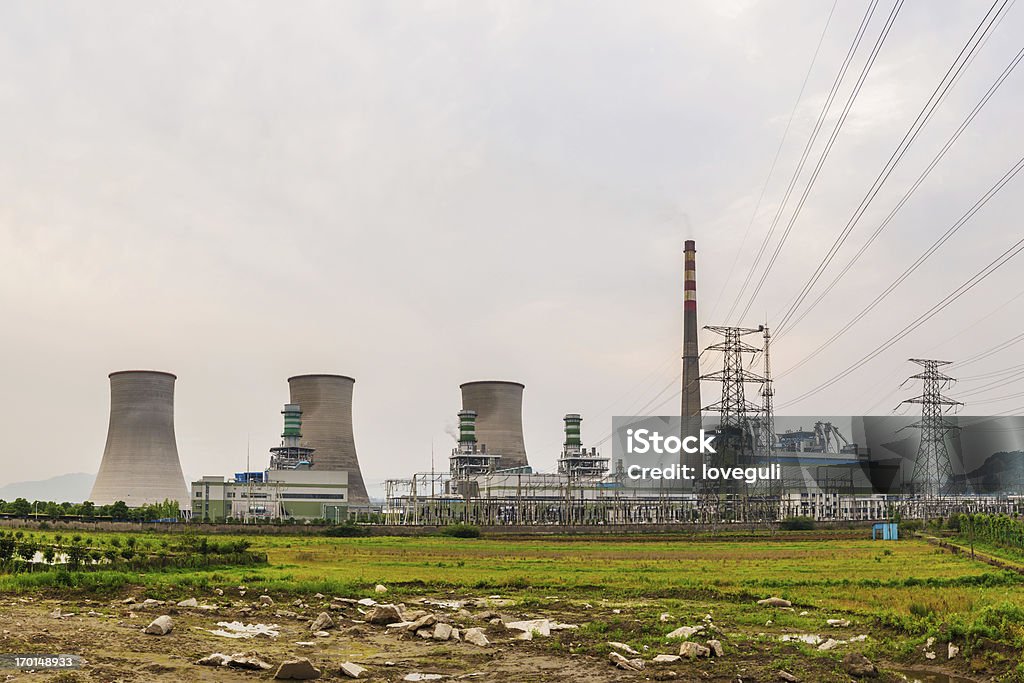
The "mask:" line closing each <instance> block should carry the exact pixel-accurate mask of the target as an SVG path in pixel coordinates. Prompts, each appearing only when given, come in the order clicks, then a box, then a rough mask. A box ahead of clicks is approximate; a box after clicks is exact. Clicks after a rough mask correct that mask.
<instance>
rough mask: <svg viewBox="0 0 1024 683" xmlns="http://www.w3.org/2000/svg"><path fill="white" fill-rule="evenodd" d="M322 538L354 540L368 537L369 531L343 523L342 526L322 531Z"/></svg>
mask: <svg viewBox="0 0 1024 683" xmlns="http://www.w3.org/2000/svg"><path fill="white" fill-rule="evenodd" d="M322 533H323V535H324V536H334V537H338V538H355V537H358V536H369V535H370V530H369V529H367V528H366V527H362V526H358V525H356V524H353V523H352V522H345V523H344V524H336V525H334V526H329V527H327V528H326V529H324V530H323V532H322Z"/></svg>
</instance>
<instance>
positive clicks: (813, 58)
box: [708, 0, 839, 319]
mask: <svg viewBox="0 0 1024 683" xmlns="http://www.w3.org/2000/svg"><path fill="white" fill-rule="evenodd" d="M838 4H839V0H834V1H833V3H832V9H831V10H829V13H828V17H826V19H825V26H824V27H823V28H822V29H821V36H820V37H819V38H818V44H817V46H816V47H815V48H814V54H813V55H812V56H811V63H810V65H808V67H807V73H806V74H804V82H803V83H802V84H801V85H800V92H799V93H797V96H796V102H794V103H793V109H792V111H790V112H789V119H788V120H787V121H786V128H785V130H783V131H782V139H780V140H779V146H778V147H777V148H776V150H775V157H774V158H773V159H772V163H771V166H770V167H769V168H768V176H767V177H766V178H765V179H764V185H762V186H761V194H760V195H759V196H758V197H757V202H756V203H755V204H754V211H753V213H751V214H750V221H748V222H747V229H746V230H745V231H744V232H743V239H741V240H740V246H739V248H737V249H736V255H735V256H734V257H733V260H732V265H731V266H730V267H729V274H728V275H726V277H725V281H724V282H723V283H722V288H721V289H720V290H719V291H718V298H717V299H715V305H714V306H712V307H711V315H709V316H708V317H709V318H711V319H713V318H714V317H715V312H716V311H718V305H719V304H720V303H721V302H722V295H723V294H725V288H726V287H727V286H728V283H729V282H730V281H731V280H732V274H733V273H735V272H736V264H737V263H738V262H739V260H740V254H741V253H743V247H744V246H746V244H747V237H749V236H750V228H751V227H752V226H753V225H754V220H755V219H756V218H757V213H758V211H760V210H761V202H763V201H764V195H765V193H766V192H767V190H768V183H769V182H770V181H771V179H772V175H773V174H774V173H775V166H776V164H778V162H779V156H780V155H781V153H782V148H783V147H784V146H785V144H786V138H787V137H788V136H789V129H790V127H791V126H792V125H793V118H794V117H795V116H796V111H797V109H798V108H799V107H800V102H801V101H802V100H803V97H804V90H805V89H806V88H807V82H808V81H809V80H810V78H811V72H812V71H814V65H815V64H816V63H817V61H818V53H819V52H821V44H822V43H823V42H824V41H825V34H826V33H827V32H828V27H829V24H831V23H832V15H833V14H835V11H836V6H837V5H838Z"/></svg>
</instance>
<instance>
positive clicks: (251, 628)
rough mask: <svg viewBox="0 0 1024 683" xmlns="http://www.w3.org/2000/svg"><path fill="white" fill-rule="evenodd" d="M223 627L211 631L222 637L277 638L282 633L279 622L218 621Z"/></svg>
mask: <svg viewBox="0 0 1024 683" xmlns="http://www.w3.org/2000/svg"><path fill="white" fill-rule="evenodd" d="M217 626H220V627H221V628H219V629H215V630H213V631H210V633H212V634H213V635H215V636H221V637H222V638H255V637H257V636H262V637H264V638H277V636H279V635H280V632H279V631H278V628H279V627H278V625H277V624H243V623H242V622H240V621H218V622H217Z"/></svg>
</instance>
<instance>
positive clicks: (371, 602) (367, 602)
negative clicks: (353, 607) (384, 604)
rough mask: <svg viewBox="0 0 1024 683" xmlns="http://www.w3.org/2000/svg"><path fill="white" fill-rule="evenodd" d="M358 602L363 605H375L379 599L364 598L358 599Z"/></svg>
mask: <svg viewBox="0 0 1024 683" xmlns="http://www.w3.org/2000/svg"><path fill="white" fill-rule="evenodd" d="M356 604H359V605H362V606H363V607H373V606H374V605H376V604H377V601H376V600H374V599H373V598H363V599H362V600H356Z"/></svg>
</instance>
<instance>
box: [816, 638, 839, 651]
mask: <svg viewBox="0 0 1024 683" xmlns="http://www.w3.org/2000/svg"><path fill="white" fill-rule="evenodd" d="M839 645H840V642H839V641H838V640H836V639H835V638H829V639H828V640H826V641H825V642H824V643H822V644H821V645H819V646H818V650H819V651H820V652H827V651H829V650H834V649H835V648H837V647H839Z"/></svg>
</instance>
